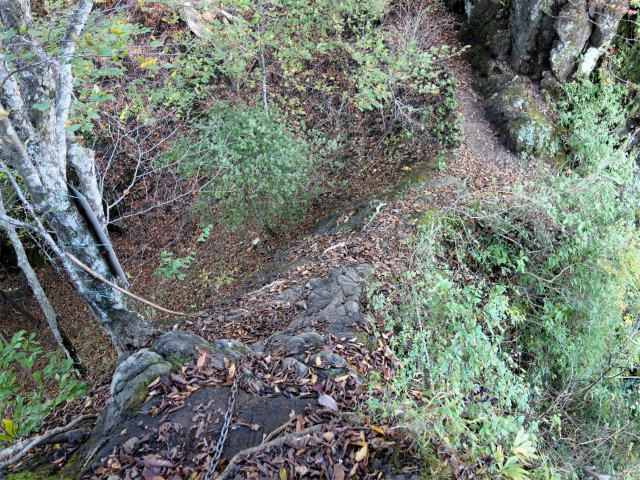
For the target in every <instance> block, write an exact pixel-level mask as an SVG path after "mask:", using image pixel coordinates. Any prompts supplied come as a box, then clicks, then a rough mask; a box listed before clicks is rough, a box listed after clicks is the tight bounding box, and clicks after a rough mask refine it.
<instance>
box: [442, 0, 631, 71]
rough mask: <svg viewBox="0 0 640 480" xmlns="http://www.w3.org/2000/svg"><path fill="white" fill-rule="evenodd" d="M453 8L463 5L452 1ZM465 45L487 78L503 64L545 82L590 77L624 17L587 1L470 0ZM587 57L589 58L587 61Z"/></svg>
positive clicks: (467, 11)
mask: <svg viewBox="0 0 640 480" xmlns="http://www.w3.org/2000/svg"><path fill="white" fill-rule="evenodd" d="M448 4H449V5H450V7H452V8H457V9H458V10H459V7H458V4H457V3H456V2H455V1H453V0H449V1H448ZM465 5H466V7H465V11H466V13H467V17H468V18H467V31H466V35H465V40H467V41H469V42H470V43H472V45H474V46H478V47H480V49H478V48H475V47H474V48H473V49H472V50H471V53H470V59H471V60H472V63H473V64H474V66H476V68H480V70H481V71H483V72H487V71H488V74H491V73H496V72H491V71H490V69H487V68H483V67H482V66H481V65H482V64H486V63H487V62H489V63H490V62H492V61H497V62H504V60H505V57H506V56H507V55H508V61H509V65H510V67H511V68H512V69H513V70H515V71H516V72H518V73H523V74H526V75H532V76H533V77H535V78H538V79H539V78H540V77H541V76H542V72H544V71H548V70H549V71H552V72H553V74H554V75H555V76H556V77H557V78H558V79H559V80H561V81H564V80H566V79H567V78H569V77H570V76H571V75H572V74H573V73H574V72H576V71H579V72H581V73H586V74H588V73H590V72H591V71H592V70H593V68H594V67H595V66H596V64H597V61H598V60H599V58H600V57H601V56H602V54H603V53H604V51H605V50H606V49H607V47H608V46H609V45H610V44H611V42H612V40H613V39H614V37H615V35H616V32H617V31H618V30H619V29H620V26H621V20H622V18H623V12H622V11H621V10H619V9H615V8H612V7H610V6H607V5H597V4H596V3H593V2H587V1H586V0H571V1H567V0H553V1H551V2H547V1H543V0H513V1H512V2H511V7H510V8H508V9H507V8H505V7H504V5H503V4H502V3H500V2H497V1H495V0H466V2H465ZM583 55H584V57H583Z"/></svg>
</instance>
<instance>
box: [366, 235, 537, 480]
mask: <svg viewBox="0 0 640 480" xmlns="http://www.w3.org/2000/svg"><path fill="white" fill-rule="evenodd" d="M443 248H444V245H443V244H441V243H440V242H438V241H436V239H435V238H434V237H433V236H430V235H428V234H427V233H426V232H424V231H423V233H422V234H420V235H419V237H418V241H417V243H416V245H415V253H414V257H413V266H412V268H411V270H410V271H409V272H407V273H406V274H405V275H404V279H403V286H402V288H401V289H399V290H398V291H397V292H398V293H397V295H394V296H388V295H375V296H373V297H372V299H371V306H372V307H373V310H374V312H376V314H377V315H379V316H382V317H383V318H384V319H385V321H386V323H385V328H387V329H388V330H390V331H392V332H394V333H395V335H394V336H393V340H392V347H393V349H394V351H395V353H396V354H397V356H398V357H399V358H400V360H401V363H402V368H401V369H400V370H399V371H398V372H397V374H396V377H395V379H394V383H393V394H394V396H395V398H397V400H396V404H395V406H394V410H397V409H400V410H402V411H403V412H405V415H407V416H408V417H409V418H412V419H413V421H412V422H411V425H412V428H413V431H414V433H415V434H416V436H417V439H418V442H419V444H420V446H421V448H420V453H422V455H423V461H424V462H425V464H426V465H427V466H431V467H432V468H433V469H434V470H433V471H432V473H435V472H436V471H437V470H438V469H439V468H441V467H442V461H441V460H436V461H433V455H434V452H433V451H432V448H431V445H433V444H434V443H435V444H437V445H440V450H441V452H440V453H442V448H443V447H444V448H446V449H448V450H449V451H450V453H451V452H455V451H456V450H464V454H465V456H466V460H465V461H466V462H468V463H474V462H480V463H482V461H483V459H485V458H487V457H488V456H493V457H495V458H496V460H497V461H496V462H495V463H491V462H489V463H488V464H487V466H488V471H489V472H493V473H500V474H502V475H504V476H506V477H508V478H514V479H518V478H525V477H526V472H525V471H524V470H523V467H524V466H525V465H526V464H527V463H528V462H529V461H530V460H532V459H533V457H534V456H535V455H534V452H535V443H534V442H535V436H532V437H530V435H531V434H534V433H535V432H536V431H537V428H538V426H537V423H536V422H527V423H526V424H525V421H524V419H525V415H526V414H529V413H530V411H531V410H530V401H531V399H532V397H535V395H536V393H537V392H536V389H535V388H532V387H530V386H529V385H528V384H527V379H526V376H525V375H523V372H522V371H521V370H520V369H519V368H518V366H517V364H516V362H515V360H514V358H513V356H512V355H511V353H512V352H511V349H510V348H509V346H508V344H509V342H507V340H508V339H509V335H510V332H511V331H512V330H513V329H514V328H517V327H518V326H519V325H520V324H521V323H522V322H523V316H522V314H521V313H520V312H519V311H518V310H517V309H515V308H514V307H513V306H512V305H510V302H509V298H508V297H507V295H506V294H505V293H506V288H505V287H503V286H500V285H494V286H491V287H490V286H489V285H488V284H487V283H486V282H485V281H483V280H482V279H480V278H478V279H477V281H476V282H470V283H469V284H468V285H466V286H461V285H460V284H458V283H456V282H454V281H452V280H451V278H452V276H453V272H452V271H451V270H450V269H449V268H448V267H447V266H446V264H445V263H443V262H441V261H440V258H441V257H442V255H443V253H444V250H443ZM425 387H426V388H427V389H428V392H429V393H428V398H429V401H428V402H415V401H413V400H412V398H414V396H413V393H415V389H416V388H418V389H425ZM525 428H526V429H527V430H528V432H527V431H525ZM525 442H526V446H525V447H524V448H523V443H525ZM505 452H508V453H505ZM453 454H455V453H453ZM498 460H499V461H498Z"/></svg>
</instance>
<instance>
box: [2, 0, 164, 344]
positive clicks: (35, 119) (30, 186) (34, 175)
mask: <svg viewBox="0 0 640 480" xmlns="http://www.w3.org/2000/svg"><path fill="white" fill-rule="evenodd" d="M92 5H93V4H92V3H89V2H86V1H84V0H80V2H79V3H78V4H77V5H76V7H75V9H74V10H73V11H72V12H71V13H70V14H69V15H68V16H67V17H66V18H67V22H68V23H67V27H66V30H65V32H64V34H63V36H62V40H61V41H60V45H59V49H58V50H57V56H55V57H54V56H48V55H47V54H46V53H45V49H44V48H42V47H40V46H39V45H38V43H37V39H36V38H35V37H33V36H31V35H30V34H29V33H28V31H29V29H31V28H32V27H33V21H32V18H31V13H30V10H29V2H28V0H0V17H1V19H2V27H1V28H3V29H4V30H5V31H7V30H9V29H13V31H14V32H20V31H22V32H25V33H22V34H15V35H13V36H10V38H8V39H6V40H5V41H3V42H2V44H1V47H0V54H1V55H2V56H3V57H4V59H7V58H10V60H9V61H3V62H0V85H1V88H2V90H1V91H0V158H2V159H3V160H5V161H6V162H7V163H8V164H9V165H10V166H11V167H13V168H15V169H16V170H18V171H19V172H20V175H21V177H22V180H23V182H24V186H25V187H26V189H27V190H28V192H29V194H30V196H31V199H32V203H33V206H34V208H35V210H36V212H37V213H38V214H39V215H42V216H43V217H44V218H45V219H46V221H47V222H48V224H49V226H50V227H51V228H52V229H53V231H54V232H55V235H56V237H57V242H58V245H59V246H60V248H61V249H63V250H65V249H67V250H69V251H70V252H71V253H73V255H75V256H76V257H78V258H79V259H80V260H81V261H82V262H83V263H84V264H86V265H88V266H89V267H90V268H91V269H92V270H94V271H95V272H97V273H99V274H100V275H102V276H103V277H105V278H106V279H107V280H109V281H111V282H113V283H116V284H118V285H122V283H123V282H122V281H120V280H119V279H118V278H117V277H116V276H115V275H114V273H113V272H112V271H111V270H110V269H109V266H108V264H107V262H106V261H105V258H104V256H103V255H101V254H100V249H99V245H98V242H97V241H96V240H95V238H94V235H93V232H92V230H91V228H90V227H89V226H88V224H87V222H86V221H85V219H84V218H83V217H82V214H81V213H80V211H79V210H78V208H77V207H76V205H75V204H74V202H73V201H72V199H71V198H70V196H69V194H68V193H67V165H68V164H69V165H71V166H73V167H74V168H75V170H76V171H77V173H78V177H79V178H80V183H81V185H80V188H81V189H82V190H84V192H83V194H84V195H85V197H86V198H87V201H88V202H89V204H90V206H91V208H92V210H94V213H95V216H96V217H97V218H98V219H99V222H100V223H101V224H103V223H104V222H105V216H104V213H103V210H102V200H101V198H100V191H99V189H98V183H97V179H96V172H95V162H94V156H93V152H92V151H91V150H89V149H86V148H84V147H81V146H80V145H76V143H77V141H78V140H79V139H75V138H73V137H72V136H71V135H69V134H67V133H66V132H65V127H66V126H67V120H68V118H69V111H70V105H71V93H72V88H73V76H72V75H71V64H70V62H71V59H72V56H73V53H74V49H75V41H74V37H77V36H79V35H80V34H81V32H82V30H83V28H84V25H85V22H86V20H87V17H88V15H89V13H90V12H91V8H92ZM25 27H26V30H25ZM50 47H52V46H51V45H50V46H49V47H48V48H49V51H53V50H54V49H53V48H50ZM7 171H8V170H7ZM14 188H16V189H17V190H18V191H17V193H19V194H21V192H20V191H19V186H18V185H17V183H15V182H14ZM22 199H23V200H24V197H23V196H22ZM41 233H42V232H41ZM67 273H70V271H68V272H67ZM70 275H72V274H71V273H70ZM72 281H73V282H74V284H75V286H76V288H77V289H78V291H79V292H81V295H83V298H84V299H85V300H86V301H87V302H88V303H89V306H90V307H91V310H92V311H93V313H94V315H95V316H96V318H97V319H98V322H99V323H100V325H101V326H102V327H103V328H104V329H105V331H106V332H107V333H108V334H109V336H110V337H111V340H112V341H113V343H114V345H115V347H116V349H117V351H118V353H121V352H123V351H125V350H128V349H130V348H139V347H142V346H145V345H147V343H148V342H149V341H150V340H151V338H152V336H153V335H154V334H155V333H156V332H157V329H156V328H154V327H153V326H152V325H151V324H150V323H149V322H148V321H147V320H146V319H145V318H144V317H143V316H142V315H140V314H139V313H137V312H136V311H135V309H134V307H133V305H132V301H131V300H129V299H128V298H126V297H123V296H122V295H121V294H119V293H117V292H114V291H112V290H111V289H110V288H106V287H105V285H103V284H101V283H100V282H99V281H97V280H95V279H93V278H92V277H90V276H89V275H87V274H85V273H84V272H76V274H75V275H72Z"/></svg>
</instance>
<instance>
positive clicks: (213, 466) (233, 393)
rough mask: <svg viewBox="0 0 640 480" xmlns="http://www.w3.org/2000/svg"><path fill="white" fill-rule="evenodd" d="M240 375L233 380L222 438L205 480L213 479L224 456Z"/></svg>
mask: <svg viewBox="0 0 640 480" xmlns="http://www.w3.org/2000/svg"><path fill="white" fill-rule="evenodd" d="M239 378H240V375H239V374H238V373H237V372H236V374H235V375H234V379H233V385H232V386H231V396H230V397H229V406H228V407H227V411H226V412H225V414H224V423H223V424H222V430H220V438H218V443H216V448H215V450H214V453H213V458H212V459H211V465H210V466H209V471H208V472H207V474H206V475H205V476H204V479H205V480H211V479H212V478H213V474H214V473H215V471H216V468H218V465H219V464H220V457H221V456H222V449H223V448H224V442H225V441H226V440H227V434H228V433H229V423H230V422H231V417H233V407H234V406H235V404H236V392H237V391H238V379H239Z"/></svg>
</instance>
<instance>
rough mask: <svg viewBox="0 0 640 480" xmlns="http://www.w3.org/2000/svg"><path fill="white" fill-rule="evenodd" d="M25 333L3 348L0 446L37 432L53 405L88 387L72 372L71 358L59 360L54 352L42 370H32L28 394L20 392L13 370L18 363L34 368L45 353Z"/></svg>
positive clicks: (0, 384) (81, 392) (72, 396)
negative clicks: (31, 381) (31, 386)
mask: <svg viewBox="0 0 640 480" xmlns="http://www.w3.org/2000/svg"><path fill="white" fill-rule="evenodd" d="M25 333H26V332H25V331H24V330H23V331H20V332H18V333H16V334H15V335H14V336H13V337H12V338H11V341H10V342H9V344H8V345H6V346H5V347H4V348H3V349H2V350H1V351H0V418H2V424H1V425H0V446H3V445H4V446H6V445H9V444H11V443H13V442H15V441H16V440H17V439H19V438H20V437H25V436H27V435H30V434H31V433H33V432H37V431H38V428H39V425H40V423H41V422H42V420H43V419H44V418H45V417H46V416H47V415H48V414H49V412H50V411H51V409H52V408H54V407H55V406H56V405H59V404H60V403H61V402H64V401H66V400H69V399H71V398H74V397H77V396H80V395H82V394H84V392H85V391H86V385H85V383H84V382H79V381H78V380H76V378H75V377H74V375H73V362H72V360H71V359H65V360H59V359H58V358H57V357H56V355H55V354H52V355H49V363H48V364H47V365H46V366H45V367H44V368H43V369H42V370H40V371H33V372H32V376H33V379H32V380H33V381H34V382H35V383H36V384H35V385H33V387H34V390H33V391H31V393H30V394H28V395H24V394H21V393H19V390H18V385H17V383H16V381H17V378H16V375H15V374H14V373H13V371H12V368H13V367H14V365H15V363H19V364H20V365H21V366H22V367H23V368H25V369H28V370H30V371H32V370H33V366H34V364H35V363H36V361H37V359H38V358H40V357H42V356H43V351H42V349H41V348H40V345H39V343H38V342H36V341H34V336H35V335H34V334H31V335H29V336H28V337H26V336H25ZM52 391H53V392H55V393H54V395H53V396H51V392H52ZM47 392H49V393H47Z"/></svg>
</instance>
